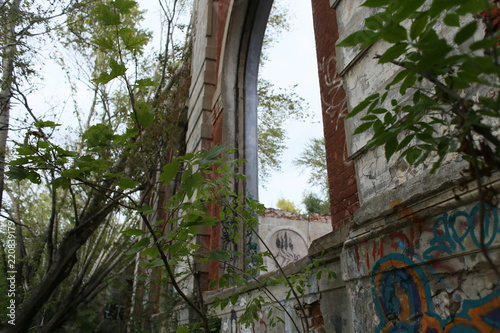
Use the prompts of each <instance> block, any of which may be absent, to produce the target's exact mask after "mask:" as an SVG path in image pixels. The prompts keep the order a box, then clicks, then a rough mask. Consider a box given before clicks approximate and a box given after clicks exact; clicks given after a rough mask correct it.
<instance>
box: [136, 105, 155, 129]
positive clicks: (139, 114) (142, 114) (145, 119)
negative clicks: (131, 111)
mask: <svg viewBox="0 0 500 333" xmlns="http://www.w3.org/2000/svg"><path fill="white" fill-rule="evenodd" d="M155 111H156V109H155V108H153V106H152V105H151V104H149V103H146V102H140V103H138V104H137V110H136V112H135V115H136V119H137V122H138V123H139V125H141V126H142V127H149V126H151V125H152V124H153V121H154V120H155Z"/></svg>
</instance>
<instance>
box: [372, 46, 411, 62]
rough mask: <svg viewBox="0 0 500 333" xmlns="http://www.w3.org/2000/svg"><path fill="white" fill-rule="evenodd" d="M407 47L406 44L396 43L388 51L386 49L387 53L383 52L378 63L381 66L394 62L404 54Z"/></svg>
mask: <svg viewBox="0 0 500 333" xmlns="http://www.w3.org/2000/svg"><path fill="white" fill-rule="evenodd" d="M407 47H408V44H407V43H398V44H396V45H393V46H391V47H390V48H389V49H387V51H385V52H384V54H382V56H381V57H380V58H379V59H378V62H379V63H381V64H383V63H387V62H391V61H393V60H396V59H397V58H399V57H400V56H401V55H402V54H404V53H405V52H406V49H407Z"/></svg>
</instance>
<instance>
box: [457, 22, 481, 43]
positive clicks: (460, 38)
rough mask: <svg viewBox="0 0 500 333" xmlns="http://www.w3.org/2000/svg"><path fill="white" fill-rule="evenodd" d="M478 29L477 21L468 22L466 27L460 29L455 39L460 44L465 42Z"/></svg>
mask: <svg viewBox="0 0 500 333" xmlns="http://www.w3.org/2000/svg"><path fill="white" fill-rule="evenodd" d="M476 30H477V21H475V20H474V21H472V22H470V23H469V24H467V25H466V26H465V27H463V28H462V29H460V30H459V31H458V32H457V34H456V35H455V38H454V39H453V40H454V41H455V43H457V44H458V45H461V44H463V43H464V42H465V41H467V40H468V39H469V38H471V37H472V36H474V33H475V32H476Z"/></svg>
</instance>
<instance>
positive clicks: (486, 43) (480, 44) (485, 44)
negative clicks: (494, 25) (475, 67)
mask: <svg viewBox="0 0 500 333" xmlns="http://www.w3.org/2000/svg"><path fill="white" fill-rule="evenodd" d="M496 45H497V40H496V39H493V38H485V39H482V40H478V41H476V42H474V43H472V44H471V45H470V46H469V48H470V49H471V50H472V51H476V50H481V49H491V48H493V47H495V46H496Z"/></svg>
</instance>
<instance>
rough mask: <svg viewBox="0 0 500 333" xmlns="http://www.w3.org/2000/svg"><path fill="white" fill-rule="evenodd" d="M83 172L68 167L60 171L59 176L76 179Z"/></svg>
mask: <svg viewBox="0 0 500 333" xmlns="http://www.w3.org/2000/svg"><path fill="white" fill-rule="evenodd" d="M82 174H83V171H82V170H80V169H74V168H73V169H68V170H64V171H62V172H61V176H63V177H66V178H72V179H76V178H79V177H80V176H81V175H82Z"/></svg>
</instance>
